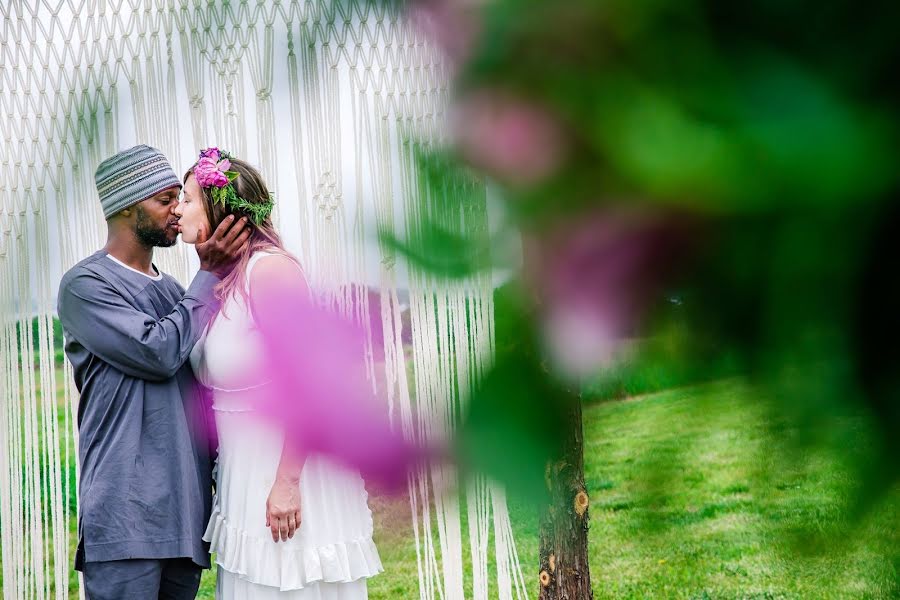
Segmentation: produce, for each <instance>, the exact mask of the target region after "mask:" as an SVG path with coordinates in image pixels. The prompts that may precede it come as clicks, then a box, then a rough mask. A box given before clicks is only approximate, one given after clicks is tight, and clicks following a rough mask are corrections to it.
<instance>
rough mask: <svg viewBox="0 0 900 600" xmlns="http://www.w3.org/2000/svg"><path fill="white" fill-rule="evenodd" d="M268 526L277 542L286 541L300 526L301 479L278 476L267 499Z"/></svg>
mask: <svg viewBox="0 0 900 600" xmlns="http://www.w3.org/2000/svg"><path fill="white" fill-rule="evenodd" d="M266 527H268V528H269V529H271V530H272V539H273V540H274V541H275V542H278V541H279V540H281V541H282V542H286V541H287V540H289V539H290V538H292V537H294V532H295V531H297V529H298V528H299V527H300V480H299V478H296V479H295V478H293V477H276V478H275V483H274V484H273V485H272V491H270V492H269V498H268V499H267V500H266Z"/></svg>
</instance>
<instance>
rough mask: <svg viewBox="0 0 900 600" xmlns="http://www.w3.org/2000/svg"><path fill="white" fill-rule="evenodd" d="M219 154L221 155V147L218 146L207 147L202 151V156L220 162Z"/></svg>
mask: <svg viewBox="0 0 900 600" xmlns="http://www.w3.org/2000/svg"><path fill="white" fill-rule="evenodd" d="M219 156H220V152H219V149H218V148H216V147H215V146H212V147H210V148H206V149H205V150H201V151H200V158H211V159H213V160H214V161H217V162H218V160H219Z"/></svg>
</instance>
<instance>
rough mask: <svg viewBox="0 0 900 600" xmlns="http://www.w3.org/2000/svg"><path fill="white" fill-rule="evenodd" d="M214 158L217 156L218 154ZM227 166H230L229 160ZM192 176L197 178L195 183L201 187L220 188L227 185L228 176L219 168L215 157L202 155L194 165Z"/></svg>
mask: <svg viewBox="0 0 900 600" xmlns="http://www.w3.org/2000/svg"><path fill="white" fill-rule="evenodd" d="M216 158H218V156H217V157H216ZM228 166H229V167H230V166H231V163H230V162H229V163H228ZM194 177H196V178H197V183H199V184H200V187H203V188H206V187H218V188H220V187H225V186H226V185H228V177H226V176H225V173H223V172H222V171H220V170H219V165H218V164H217V163H216V159H214V158H213V157H211V156H204V157H203V158H201V159H200V160H198V161H197V165H196V166H195V167H194Z"/></svg>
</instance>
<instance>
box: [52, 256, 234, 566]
mask: <svg viewBox="0 0 900 600" xmlns="http://www.w3.org/2000/svg"><path fill="white" fill-rule="evenodd" d="M218 281H219V279H218V278H217V277H216V276H215V275H212V274H211V273H208V272H206V271H200V272H199V273H198V274H197V276H196V277H195V278H194V281H193V282H192V283H191V285H190V287H189V288H188V290H187V291H186V292H185V290H184V288H182V287H181V285H179V284H178V282H177V281H176V280H175V279H174V278H173V277H171V276H169V275H165V274H159V275H158V276H157V277H150V276H148V275H146V274H144V273H141V272H139V271H136V270H134V269H131V268H130V267H128V266H126V265H124V264H122V263H120V262H118V261H117V260H116V259H114V258H113V257H112V256H109V255H108V254H107V253H106V252H105V251H102V250H101V251H99V252H97V253H95V254H93V255H92V256H90V257H88V258H86V259H85V260H83V261H81V262H80V263H78V264H77V265H76V266H75V267H73V268H72V269H71V270H70V271H68V272H67V273H66V274H65V275H64V276H63V278H62V282H61V283H60V290H59V298H58V312H59V317H60V320H61V322H62V326H63V332H64V335H65V341H66V346H65V349H66V355H67V356H68V358H69V360H70V361H71V363H72V366H73V367H74V373H75V384H76V385H77V387H78V390H79V392H80V393H81V398H80V401H79V405H78V430H79V437H80V439H79V447H78V458H79V461H80V465H81V479H80V501H81V504H80V506H79V519H78V523H79V528H78V531H79V550H78V553H77V555H76V568H79V569H80V568H81V566H82V565H83V563H84V562H85V561H108V560H122V559H128V558H176V557H188V558H191V559H192V560H193V561H194V562H195V563H197V564H198V565H200V566H202V567H209V551H208V545H206V544H205V543H204V542H203V540H202V536H203V532H204V530H205V528H206V524H207V521H208V520H209V515H210V503H211V492H212V490H211V482H212V478H211V466H212V465H211V458H210V439H211V437H210V436H211V431H210V418H209V417H208V414H207V411H206V410H205V407H204V405H203V402H202V398H203V395H202V394H201V393H200V389H199V386H198V384H197V383H196V381H195V380H194V377H193V373H192V372H191V367H190V364H189V363H188V362H187V360H188V356H189V355H190V352H191V348H193V346H194V344H195V342H196V341H197V339H198V338H199V337H200V334H201V333H202V332H203V329H204V328H205V326H206V324H207V323H208V322H209V319H210V317H211V316H212V315H213V313H214V312H215V310H216V309H217V308H218V307H217V303H216V301H215V299H214V294H213V288H214V286H215V285H216V283H218Z"/></svg>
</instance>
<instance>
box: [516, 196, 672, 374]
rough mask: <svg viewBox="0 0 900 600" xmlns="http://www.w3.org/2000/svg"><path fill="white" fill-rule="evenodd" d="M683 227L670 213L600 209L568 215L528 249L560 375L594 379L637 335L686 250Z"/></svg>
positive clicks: (550, 351)
mask: <svg viewBox="0 0 900 600" xmlns="http://www.w3.org/2000/svg"><path fill="white" fill-rule="evenodd" d="M685 232H686V228H685V227H684V223H683V222H682V221H681V220H680V219H677V218H673V217H672V216H671V215H663V214H658V213H650V212H646V211H641V210H637V209H624V208H608V207H607V208H605V209H603V210H600V211H597V212H595V213H592V214H588V215H584V214H580V215H574V216H573V217H571V218H569V219H567V220H565V221H564V222H562V223H560V224H558V225H556V226H555V227H553V228H552V229H551V230H549V231H545V232H543V233H542V234H540V236H539V237H535V238H532V239H531V240H530V241H529V244H528V245H527V248H526V251H527V259H526V265H527V267H528V271H527V273H526V274H527V276H528V277H529V278H530V284H531V286H532V287H533V288H534V289H535V291H536V293H537V295H538V296H539V298H540V304H541V310H542V324H543V325H542V328H543V337H544V342H545V344H546V349H547V352H548V354H549V355H550V356H551V357H552V359H553V360H554V363H555V366H556V367H557V369H558V372H560V373H562V374H563V375H564V376H567V377H571V378H573V379H579V378H583V377H587V376H590V375H592V374H596V373H597V371H598V370H599V369H601V368H603V367H604V366H607V365H608V364H609V363H610V362H611V361H612V360H613V358H614V357H615V355H616V352H617V351H618V349H619V347H620V345H621V343H622V342H623V341H624V340H625V339H626V338H629V337H633V336H634V335H635V334H636V330H637V328H638V325H639V323H640V320H641V319H642V318H643V317H644V315H645V313H646V311H647V310H648V308H649V307H650V306H651V305H653V304H654V303H656V302H657V301H658V299H659V295H660V293H661V291H662V286H663V284H664V283H665V281H666V278H667V276H668V275H669V274H670V272H671V270H672V268H673V266H674V265H675V264H676V263H677V261H678V259H679V258H680V257H681V256H682V255H683V254H684V253H685V250H686V246H687V245H688V244H687V238H686V236H685Z"/></svg>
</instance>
